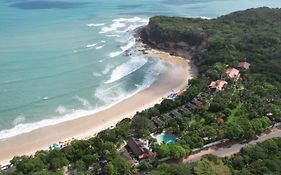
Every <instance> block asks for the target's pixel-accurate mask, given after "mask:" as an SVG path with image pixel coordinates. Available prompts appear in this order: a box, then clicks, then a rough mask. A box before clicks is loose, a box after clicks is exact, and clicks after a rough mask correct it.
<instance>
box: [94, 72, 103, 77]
mask: <svg viewBox="0 0 281 175" xmlns="http://www.w3.org/2000/svg"><path fill="white" fill-rule="evenodd" d="M93 76H94V77H101V76H102V74H100V73H98V72H93Z"/></svg>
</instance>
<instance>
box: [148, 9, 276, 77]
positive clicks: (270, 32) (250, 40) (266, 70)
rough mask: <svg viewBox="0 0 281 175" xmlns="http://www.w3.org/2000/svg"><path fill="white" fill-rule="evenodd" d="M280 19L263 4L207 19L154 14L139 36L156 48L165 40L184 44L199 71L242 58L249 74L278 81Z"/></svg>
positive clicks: (232, 63)
mask: <svg viewBox="0 0 281 175" xmlns="http://www.w3.org/2000/svg"><path fill="white" fill-rule="evenodd" d="M280 19H281V9H270V8H266V7H264V8H258V9H249V10H246V11H239V12H234V13H231V14H229V15H225V16H221V17H219V18H217V19H211V20H206V19H193V18H180V17H165V16H157V17H153V18H151V19H150V22H149V25H148V27H147V28H145V32H143V38H144V40H145V41H146V42H149V43H150V44H154V46H156V47H157V45H158V44H159V43H162V44H163V43H165V42H166V43H169V42H178V43H179V42H185V43H187V44H188V47H187V48H186V49H189V50H190V52H191V53H192V56H193V60H194V62H195V64H196V65H197V66H198V67H199V69H200V70H202V71H206V70H207V69H208V67H209V66H210V65H213V64H215V63H217V62H221V63H226V64H229V65H231V66H233V65H237V63H238V62H239V61H241V60H246V61H248V62H250V63H251V64H252V69H251V71H252V72H253V73H261V74H263V75H265V77H266V78H267V79H269V80H273V81H274V80H276V81H278V82H280V81H281V69H280V66H281V30H280V29H281V20H280ZM166 46H167V45H166ZM178 47H181V46H180V45H178Z"/></svg>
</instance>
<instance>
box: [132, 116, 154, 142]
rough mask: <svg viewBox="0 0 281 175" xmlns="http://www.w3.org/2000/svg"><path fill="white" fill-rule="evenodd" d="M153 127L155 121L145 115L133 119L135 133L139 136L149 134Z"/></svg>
mask: <svg viewBox="0 0 281 175" xmlns="http://www.w3.org/2000/svg"><path fill="white" fill-rule="evenodd" d="M153 128H154V124H153V122H152V121H151V120H149V119H148V118H146V117H144V116H140V115H138V116H135V117H134V118H133V120H132V125H131V129H132V130H134V134H135V135H136V136H137V137H143V136H148V135H149V134H150V131H152V130H153Z"/></svg>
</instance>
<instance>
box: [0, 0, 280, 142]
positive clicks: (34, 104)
mask: <svg viewBox="0 0 281 175" xmlns="http://www.w3.org/2000/svg"><path fill="white" fill-rule="evenodd" d="M261 6H269V7H281V1H279V0H271V1H269V0H258V1H252V0H236V1H233V0H154V1H151V0H138V1H136V0H130V1H127V0H126V1H125V0H114V1H109V0H79V1H78V0H60V1H59V0H57V1H51V0H42V1H40V0H1V1H0V120H1V122H0V130H1V131H0V139H1V138H5V137H9V136H13V135H16V134H19V133H22V132H26V131H29V130H31V129H34V128H36V127H40V126H45V125H48V124H54V123H56V122H61V121H65V120H69V119H73V118H77V117H79V116H81V115H83V114H86V113H89V112H94V111H95V110H98V109H100V108H101V107H106V106H108V105H110V104H113V103H115V102H117V101H120V100H122V99H124V98H126V97H128V96H130V95H132V94H133V93H136V92H138V91H140V90H142V89H144V88H146V87H149V86H150V85H151V84H152V83H153V82H154V81H155V80H156V79H157V78H159V76H161V72H162V71H163V70H164V69H165V66H166V65H164V64H163V63H161V62H159V61H156V60H153V59H148V58H146V57H144V56H143V55H141V54H139V53H137V52H134V47H133V46H134V39H133V37H132V31H133V29H135V28H136V27H137V26H141V25H145V24H146V23H147V21H148V18H149V17H150V16H154V15H170V16H186V17H200V16H204V17H209V18H214V17H217V16H220V15H224V14H227V13H230V12H233V11H236V10H243V9H247V8H252V7H261ZM127 51H131V52H132V53H133V54H132V55H131V56H125V55H124V52H127ZM46 119H48V120H46Z"/></svg>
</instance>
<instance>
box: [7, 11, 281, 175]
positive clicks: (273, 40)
mask: <svg viewBox="0 0 281 175" xmlns="http://www.w3.org/2000/svg"><path fill="white" fill-rule="evenodd" d="M280 18H281V10H280V9H269V8H258V9H249V10H246V11H240V12H235V13H232V14H229V15H226V16H222V17H219V18H217V19H212V20H204V19H190V18H178V17H162V16H161V17H153V18H151V20H150V23H149V25H148V26H146V27H144V28H142V29H140V31H139V33H140V36H141V39H142V40H143V42H144V43H145V44H147V45H149V47H152V48H155V49H160V50H164V51H168V52H170V54H172V55H174V54H177V53H178V52H173V50H183V51H185V52H188V53H189V55H190V56H191V60H192V62H193V63H194V64H195V65H197V67H198V69H199V75H198V76H197V77H195V78H193V79H192V80H190V81H189V88H188V90H187V91H185V92H183V94H182V95H180V96H178V97H177V98H175V99H174V100H170V99H165V100H163V101H162V102H161V104H158V105H155V106H154V107H152V108H150V109H147V110H145V111H142V112H139V113H137V114H136V115H135V116H134V117H133V118H132V119H124V120H122V121H121V122H119V123H118V124H117V125H116V127H115V128H113V129H107V130H105V131H102V132H100V133H99V134H98V135H97V136H96V137H94V138H91V139H89V140H85V141H75V142H74V143H72V144H71V145H69V146H67V147H65V148H63V149H61V150H57V149H55V150H52V151H39V152H37V153H36V154H35V155H34V156H22V157H15V158H14V159H13V160H12V161H11V163H12V166H13V167H12V168H10V169H8V170H7V171H5V173H6V174H9V173H17V174H35V173H39V174H40V173H41V174H42V173H45V174H48V173H61V172H62V167H68V168H67V169H68V170H69V171H70V172H75V173H77V174H78V173H82V174H87V173H88V174H89V173H92V174H102V173H105V174H124V175H126V174H128V175H129V174H147V173H148V174H152V175H158V174H159V175H160V174H165V175H166V174H167V175H169V174H241V173H242V174H280V160H281V157H280V147H281V145H280V139H272V140H268V141H266V142H264V143H261V144H257V146H254V147H250V148H243V149H242V151H241V153H239V154H238V155H235V156H233V157H231V158H226V159H220V158H217V157H214V156H208V157H207V158H206V159H203V160H202V161H199V162H196V163H191V164H181V163H178V164H166V163H163V161H172V162H175V161H176V162H177V161H179V162H180V161H181V159H182V158H183V157H186V156H188V155H190V153H191V152H192V150H194V149H197V148H202V147H203V146H204V145H206V144H209V143H213V142H215V141H219V140H222V139H228V140H231V141H247V140H252V139H254V138H256V136H257V135H259V134H261V133H263V132H264V131H265V130H266V129H267V128H268V127H270V126H272V125H274V124H275V123H277V122H280V121H281V109H280V106H281V99H280V95H279V94H280V91H281V84H280V80H281V79H280V77H281V76H280V74H281V72H280V67H281V62H280V57H281V34H280V32H281V31H280V28H281V21H280V20H279V19H280ZM246 63H249V64H250V67H249V66H248V64H246ZM229 69H232V71H230V70H229ZM234 69H237V70H239V77H238V74H236V73H233V70H234ZM230 72H232V73H233V74H232V73H230ZM234 72H237V71H234ZM232 75H234V77H233V76H232ZM235 75H236V76H235ZM187 110H188V111H187ZM160 121H161V122H160ZM157 123H161V125H159V126H158V125H157ZM162 132H164V133H165V134H172V135H173V136H175V137H176V138H177V139H176V141H175V143H171V144H168V143H162V144H158V143H157V140H156V139H155V138H154V137H153V136H152V135H151V134H152V133H162ZM128 140H138V142H137V143H136V144H135V146H137V147H139V148H140V149H141V148H143V145H145V143H147V148H146V149H147V150H148V151H146V149H141V150H143V151H142V152H140V153H144V154H141V155H146V156H141V157H140V155H135V154H134V151H133V150H132V148H130V146H129V145H130V144H129V145H128V144H127V146H125V147H124V141H128ZM127 143H128V142H127ZM128 146H129V147H128ZM139 148H138V149H139ZM120 150H122V152H126V151H127V152H128V154H127V153H126V154H121V153H120ZM150 152H152V153H156V154H153V155H156V157H155V156H151V157H150V156H149V155H151V154H150ZM128 156H129V158H130V157H131V158H132V160H133V162H131V161H128V160H127V159H126V158H128ZM275 162H277V163H278V164H276V163H275Z"/></svg>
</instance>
